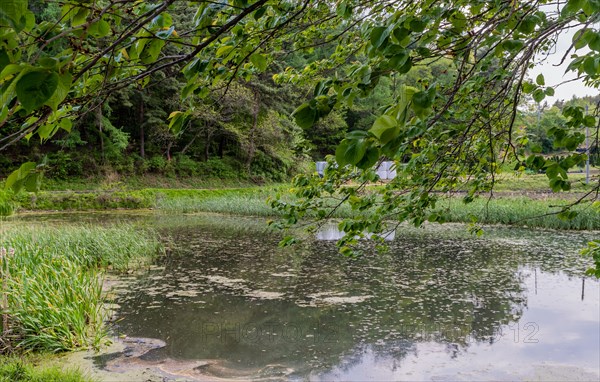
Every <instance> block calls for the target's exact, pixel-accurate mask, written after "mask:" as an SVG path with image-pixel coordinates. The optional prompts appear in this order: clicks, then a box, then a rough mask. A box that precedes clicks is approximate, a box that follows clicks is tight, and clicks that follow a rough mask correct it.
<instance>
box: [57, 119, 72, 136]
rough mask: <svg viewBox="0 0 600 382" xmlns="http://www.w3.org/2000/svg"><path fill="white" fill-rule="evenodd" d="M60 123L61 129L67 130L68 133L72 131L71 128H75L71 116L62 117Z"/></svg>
mask: <svg viewBox="0 0 600 382" xmlns="http://www.w3.org/2000/svg"><path fill="white" fill-rule="evenodd" d="M58 125H59V126H60V128H61V129H63V130H65V131H66V132H68V133H70V132H71V129H72V128H73V122H72V121H71V120H70V119H69V118H66V117H65V118H63V119H61V120H60V123H59V124H58Z"/></svg>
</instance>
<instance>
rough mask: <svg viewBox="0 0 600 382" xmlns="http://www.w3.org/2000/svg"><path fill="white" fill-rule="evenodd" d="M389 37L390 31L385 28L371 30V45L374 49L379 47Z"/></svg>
mask: <svg viewBox="0 0 600 382" xmlns="http://www.w3.org/2000/svg"><path fill="white" fill-rule="evenodd" d="M389 35H390V30H389V29H388V28H387V27H375V28H373V30H372V31H371V45H373V46H374V47H375V48H379V47H381V46H382V45H383V43H384V42H385V40H386V39H387V38H388V37H389Z"/></svg>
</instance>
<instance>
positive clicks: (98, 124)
mask: <svg viewBox="0 0 600 382" xmlns="http://www.w3.org/2000/svg"><path fill="white" fill-rule="evenodd" d="M94 113H95V114H96V127H98V135H99V136H100V155H101V156H102V164H104V163H105V157H104V132H103V131H102V125H103V124H104V122H103V121H102V105H98V107H96V109H95V110H94Z"/></svg>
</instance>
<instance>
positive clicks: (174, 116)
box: [169, 111, 187, 135]
mask: <svg viewBox="0 0 600 382" xmlns="http://www.w3.org/2000/svg"><path fill="white" fill-rule="evenodd" d="M169 119H170V120H171V122H169V130H171V131H172V132H173V134H175V135H177V134H179V133H180V132H181V130H182V129H183V125H184V124H185V121H186V119H187V114H185V113H184V112H181V111H174V112H172V113H171V114H170V115H169Z"/></svg>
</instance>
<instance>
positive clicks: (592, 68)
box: [583, 57, 598, 76]
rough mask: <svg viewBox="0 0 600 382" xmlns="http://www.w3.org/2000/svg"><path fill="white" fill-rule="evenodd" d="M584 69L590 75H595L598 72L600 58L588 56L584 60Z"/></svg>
mask: <svg viewBox="0 0 600 382" xmlns="http://www.w3.org/2000/svg"><path fill="white" fill-rule="evenodd" d="M583 70H584V71H585V72H586V73H587V74H588V75H590V76H595V75H596V73H597V72H598V60H597V59H596V57H586V59H585V60H583Z"/></svg>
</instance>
